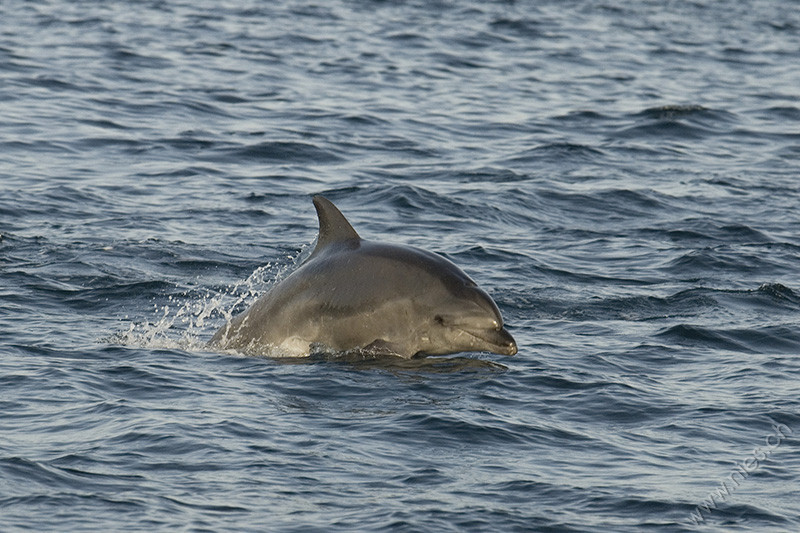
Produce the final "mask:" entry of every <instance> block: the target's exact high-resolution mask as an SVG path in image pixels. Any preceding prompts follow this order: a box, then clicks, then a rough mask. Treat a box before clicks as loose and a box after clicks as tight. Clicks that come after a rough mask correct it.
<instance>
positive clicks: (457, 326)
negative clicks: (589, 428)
mask: <svg viewBox="0 0 800 533" xmlns="http://www.w3.org/2000/svg"><path fill="white" fill-rule="evenodd" d="M313 201H314V207H315V208H316V210H317V216H318V217H319V236H318V238H317V244H316V247H315V248H314V251H313V252H312V253H311V255H310V256H309V257H308V259H306V260H305V261H304V262H303V263H302V264H301V265H300V266H299V267H298V268H297V269H296V270H295V271H294V272H292V273H291V274H290V275H289V276H287V277H286V278H284V279H283V280H281V281H280V282H278V283H277V284H275V285H274V286H273V287H272V288H271V289H270V290H269V291H267V292H266V293H265V294H264V295H263V296H261V297H260V298H259V299H258V300H257V301H256V302H255V303H254V304H253V305H252V306H251V307H250V308H249V309H247V310H246V311H244V312H243V313H242V314H240V315H238V316H236V317H235V318H233V320H231V321H230V322H228V323H227V324H225V325H224V326H223V327H222V328H221V329H220V330H219V331H217V332H216V334H215V335H214V336H213V338H212V339H211V341H210V345H211V346H212V347H215V348H219V349H223V350H228V349H230V350H236V351H240V352H243V353H246V354H252V355H267V356H273V357H280V356H284V357H286V356H290V357H302V356H307V355H310V354H312V353H318V352H336V353H340V352H345V353H367V354H377V355H395V356H399V357H403V358H406V359H410V358H412V357H416V356H425V355H445V354H451V353H457V352H478V351H485V352H492V353H496V354H501V355H514V354H515V353H517V344H516V342H515V341H514V338H513V337H512V336H511V335H510V334H509V333H508V331H507V330H506V329H505V328H504V327H503V318H502V317H501V316H500V310H499V309H498V308H497V304H495V303H494V301H493V300H492V298H491V297H490V296H489V295H488V294H487V293H486V292H485V291H483V290H482V289H481V288H479V287H478V285H477V284H476V283H475V282H474V281H472V280H471V279H470V278H469V276H467V275H466V274H465V273H464V272H463V271H462V270H461V269H460V268H458V267H457V266H456V265H455V264H453V263H452V262H450V261H448V260H447V259H445V258H444V257H442V256H440V255H437V254H434V253H431V252H427V251H425V250H420V249H418V248H414V247H411V246H401V245H394V244H382V243H377V242H372V241H368V240H365V239H362V238H361V237H359V235H358V233H356V231H355V230H354V229H353V227H352V226H351V225H350V223H349V222H348V221H347V219H346V218H345V217H344V215H342V213H341V212H340V211H339V209H337V208H336V206H335V205H333V203H332V202H330V201H329V200H328V199H326V198H324V197H323V196H314V198H313Z"/></svg>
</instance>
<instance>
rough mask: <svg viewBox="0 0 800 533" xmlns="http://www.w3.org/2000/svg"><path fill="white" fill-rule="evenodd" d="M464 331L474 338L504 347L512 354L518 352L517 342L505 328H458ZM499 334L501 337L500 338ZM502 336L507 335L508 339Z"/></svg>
mask: <svg viewBox="0 0 800 533" xmlns="http://www.w3.org/2000/svg"><path fill="white" fill-rule="evenodd" d="M458 329H459V330H460V331H462V332H463V333H466V334H467V335H469V336H470V337H472V338H474V339H478V340H481V341H483V342H485V343H487V344H489V345H490V346H496V347H498V348H503V349H505V350H507V351H508V352H509V354H510V355H514V354H515V353H517V343H516V341H514V339H513V338H511V335H510V334H509V333H508V331H507V330H506V329H505V328H500V329H496V330H494V329H486V330H482V329H481V330H469V329H464V328H458ZM498 335H500V336H501V337H500V338H498ZM502 336H507V337H508V339H504V338H502Z"/></svg>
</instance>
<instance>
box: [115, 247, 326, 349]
mask: <svg viewBox="0 0 800 533" xmlns="http://www.w3.org/2000/svg"><path fill="white" fill-rule="evenodd" d="M312 249H313V248H312ZM308 250H309V245H305V246H303V247H302V248H301V249H300V251H299V252H298V253H297V254H292V255H289V256H287V261H286V262H285V263H284V262H282V261H281V262H270V263H267V264H266V265H264V266H261V267H258V268H257V269H256V270H255V271H254V272H253V273H252V274H250V276H249V277H248V278H247V279H245V280H242V281H239V282H237V283H235V284H234V285H232V286H230V287H228V288H227V289H225V290H223V291H222V292H216V293H215V292H212V291H206V292H205V293H203V294H198V293H197V292H193V291H190V292H187V293H184V294H181V295H170V296H169V303H167V304H165V305H160V306H159V305H158V304H154V305H153V312H154V315H155V318H154V319H152V320H146V321H144V322H131V323H130V324H129V325H128V329H127V330H125V331H120V332H118V333H115V334H114V335H112V336H111V338H109V339H106V342H110V343H112V344H120V345H123V346H132V347H137V348H153V349H179V350H188V351H206V350H208V348H207V346H206V344H207V342H208V339H209V338H211V335H212V334H213V333H214V331H216V329H217V328H218V327H222V325H223V324H225V323H226V322H228V321H229V320H231V318H233V316H234V315H235V314H236V313H239V312H241V311H242V310H244V309H245V308H247V307H248V306H250V305H251V304H252V303H253V302H255V301H256V300H257V299H258V297H259V296H260V295H261V294H263V293H264V292H265V291H267V290H268V289H269V288H270V287H272V286H273V285H274V284H275V283H277V282H278V281H280V280H281V279H283V278H284V277H285V276H286V275H287V274H288V273H290V272H291V271H293V270H294V269H295V267H296V266H297V265H298V264H300V263H301V262H302V261H303V260H305V258H306V256H307V255H308V253H307V251H308ZM126 318H127V317H126Z"/></svg>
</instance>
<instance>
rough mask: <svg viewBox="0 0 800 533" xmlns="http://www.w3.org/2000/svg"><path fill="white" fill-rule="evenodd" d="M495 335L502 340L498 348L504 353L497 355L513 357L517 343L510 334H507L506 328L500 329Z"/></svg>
mask: <svg viewBox="0 0 800 533" xmlns="http://www.w3.org/2000/svg"><path fill="white" fill-rule="evenodd" d="M497 333H498V335H499V337H500V338H501V339H502V341H501V342H500V343H499V346H500V347H501V349H504V351H501V352H499V353H500V354H501V355H515V354H516V353H517V341H515V340H514V337H512V336H511V333H509V332H508V330H507V329H506V328H500V329H499V330H498V332H497Z"/></svg>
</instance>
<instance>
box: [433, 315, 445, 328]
mask: <svg viewBox="0 0 800 533" xmlns="http://www.w3.org/2000/svg"><path fill="white" fill-rule="evenodd" d="M433 321H434V322H436V323H437V324H439V325H440V326H444V317H443V316H442V315H436V316H435V317H433Z"/></svg>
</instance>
